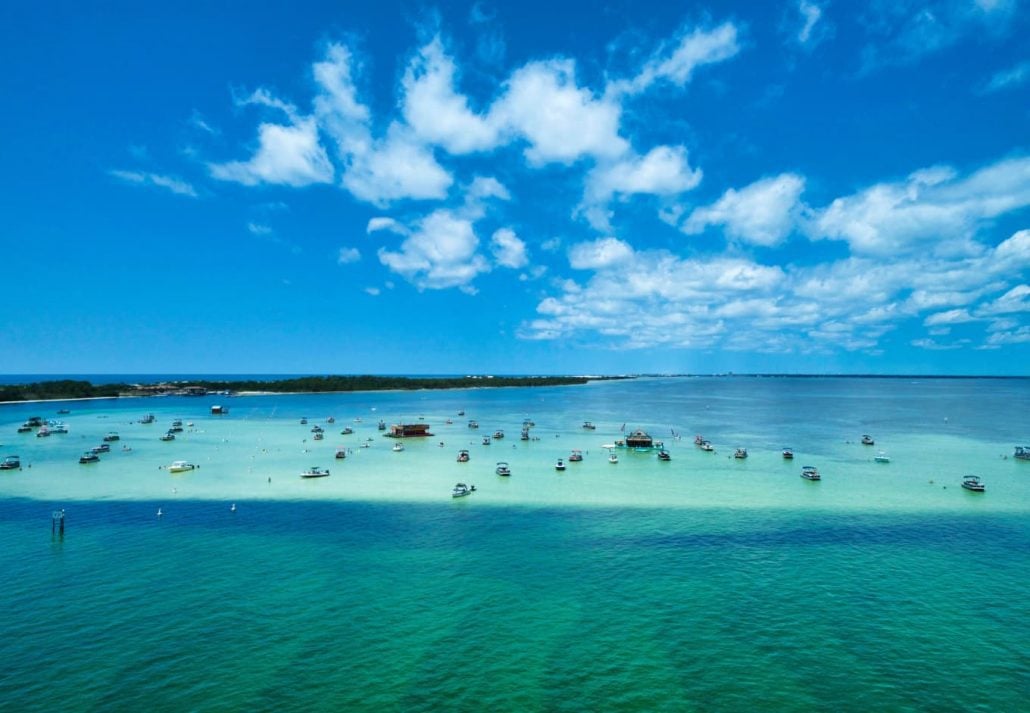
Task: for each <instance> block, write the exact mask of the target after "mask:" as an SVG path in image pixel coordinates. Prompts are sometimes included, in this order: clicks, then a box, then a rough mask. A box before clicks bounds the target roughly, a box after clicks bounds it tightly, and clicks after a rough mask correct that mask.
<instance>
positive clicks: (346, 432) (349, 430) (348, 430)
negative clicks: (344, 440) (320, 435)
mask: <svg viewBox="0 0 1030 713" xmlns="http://www.w3.org/2000/svg"><path fill="white" fill-rule="evenodd" d="M352 433H354V429H353V428H351V427H350V426H345V427H344V429H343V430H342V431H340V435H341V436H349V435H350V434H352Z"/></svg>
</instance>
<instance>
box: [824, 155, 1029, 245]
mask: <svg viewBox="0 0 1030 713" xmlns="http://www.w3.org/2000/svg"><path fill="white" fill-rule="evenodd" d="M1028 205H1030V158H1013V159H1005V160H1002V161H998V162H997V163H994V164H992V165H990V166H987V167H985V168H982V169H980V170H979V171H976V172H975V173H973V174H970V175H969V176H967V177H965V178H960V177H958V176H957V175H956V174H955V173H954V172H953V171H951V170H950V169H936V170H926V171H917V172H916V173H913V174H912V175H911V176H909V178H908V179H907V180H906V181H904V182H899V183H880V184H877V185H874V186H872V187H870V188H867V189H865V190H864V191H861V192H859V193H856V194H854V195H851V196H846V197H843V198H837V199H836V200H834V201H833V202H832V203H831V204H830V205H829V206H828V207H827V208H825V209H823V210H821V211H818V212H817V214H816V216H815V220H814V221H813V222H812V223H811V225H810V228H811V237H813V238H814V239H818V238H828V239H833V240H846V241H847V242H848V244H849V245H850V247H851V249H852V251H854V252H856V253H862V254H870V255H897V254H900V253H904V252H908V251H911V250H917V249H922V248H923V247H924V246H926V245H927V244H931V245H934V246H935V247H936V249H937V250H938V251H941V250H942V249H946V248H958V249H964V248H963V243H965V242H967V241H968V240H969V239H970V238H971V237H972V236H973V235H974V234H975V233H976V231H977V230H978V229H979V228H980V227H981V225H983V223H984V222H985V221H987V220H989V219H991V218H995V217H997V216H999V215H1002V214H1003V213H1007V212H1009V211H1012V210H1016V209H1019V208H1023V207H1025V206H1028Z"/></svg>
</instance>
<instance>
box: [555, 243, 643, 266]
mask: <svg viewBox="0 0 1030 713" xmlns="http://www.w3.org/2000/svg"><path fill="white" fill-rule="evenodd" d="M632 255H633V248H632V247H630V245H629V244H628V243H624V242H623V241H621V240H619V239H618V238H601V239H600V240H594V241H591V242H586V243H577V244H576V245H573V246H572V247H571V248H569V265H570V266H571V267H572V268H573V269H574V270H597V269H600V268H605V267H609V266H611V265H615V264H617V263H619V262H620V261H623V260H628V259H629V258H630V257H631V256H632Z"/></svg>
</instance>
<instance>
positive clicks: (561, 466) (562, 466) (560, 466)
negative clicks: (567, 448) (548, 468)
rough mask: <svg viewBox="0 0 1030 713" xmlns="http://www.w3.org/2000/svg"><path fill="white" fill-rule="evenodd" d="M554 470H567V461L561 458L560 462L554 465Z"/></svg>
mask: <svg viewBox="0 0 1030 713" xmlns="http://www.w3.org/2000/svg"><path fill="white" fill-rule="evenodd" d="M554 469H555V470H565V461H563V460H562V459H561V458H559V459H558V462H557V463H555V464H554Z"/></svg>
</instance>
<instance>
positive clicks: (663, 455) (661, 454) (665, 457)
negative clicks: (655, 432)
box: [658, 448, 672, 461]
mask: <svg viewBox="0 0 1030 713" xmlns="http://www.w3.org/2000/svg"><path fill="white" fill-rule="evenodd" d="M658 460H662V461H669V460H672V456H671V455H669V451H667V450H665V449H664V448H663V449H662V450H660V451H658Z"/></svg>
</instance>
